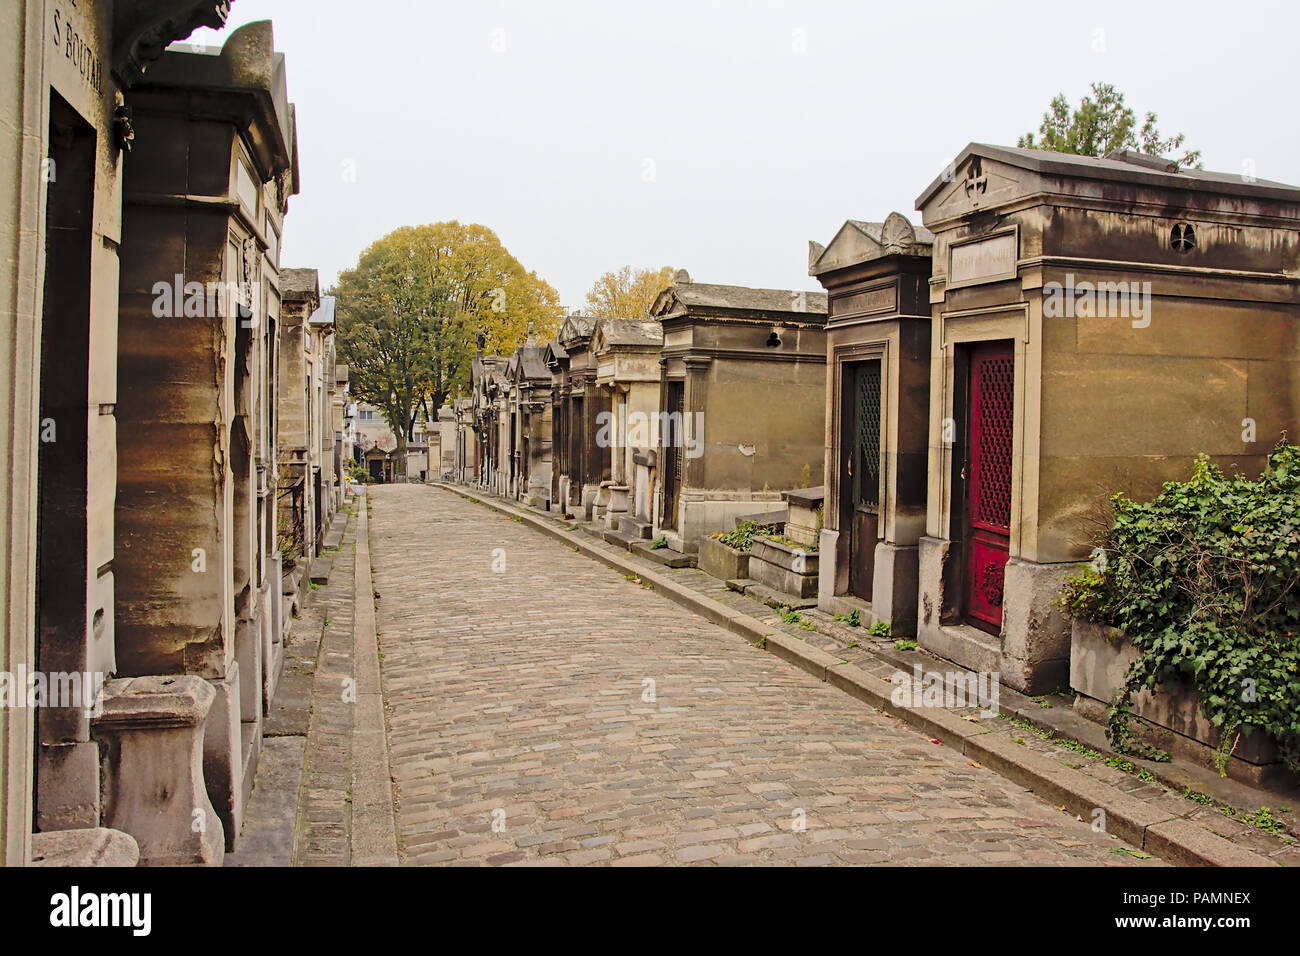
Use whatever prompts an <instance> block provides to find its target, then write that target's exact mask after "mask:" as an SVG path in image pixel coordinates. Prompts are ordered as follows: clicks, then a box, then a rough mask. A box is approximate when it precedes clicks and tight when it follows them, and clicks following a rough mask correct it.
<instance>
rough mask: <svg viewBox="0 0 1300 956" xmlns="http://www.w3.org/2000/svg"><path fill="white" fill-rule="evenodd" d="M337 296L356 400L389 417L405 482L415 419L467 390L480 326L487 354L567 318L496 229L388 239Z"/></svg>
mask: <svg viewBox="0 0 1300 956" xmlns="http://www.w3.org/2000/svg"><path fill="white" fill-rule="evenodd" d="M331 293H332V294H333V295H335V296H336V297H337V304H336V308H337V320H336V321H337V326H336V327H337V329H338V338H339V353H340V356H341V360H342V361H343V362H346V363H347V366H348V373H349V380H350V383H351V391H352V395H353V397H354V398H356V399H358V400H360V401H364V402H367V403H368V404H371V405H374V406H375V407H376V408H378V409H380V410H381V411H382V412H383V415H384V418H385V419H386V420H387V422H388V424H389V427H391V428H392V430H393V434H394V435H395V436H396V437H397V474H398V475H399V476H402V477H405V475H406V448H407V444H408V442H410V440H411V439H412V437H413V435H414V431H415V422H416V420H417V418H418V416H419V413H420V412H421V411H423V412H424V415H425V418H426V420H427V419H430V418H432V417H433V416H435V415H436V414H437V412H438V409H439V408H441V407H442V405H443V404H444V403H445V402H446V401H447V400H448V399H449V398H451V397H452V396H454V395H455V394H456V393H457V391H458V390H459V389H462V388H464V387H465V386H467V385H468V384H469V379H470V371H471V366H472V363H473V358H474V354H475V348H476V337H477V335H478V334H479V331H480V330H481V331H482V334H483V337H484V339H485V341H486V343H487V348H488V350H489V351H493V352H500V353H509V352H513V351H514V349H515V348H516V347H517V346H519V345H520V344H522V343H523V341H524V339H525V338H526V336H527V334H528V328H529V326H530V325H532V326H534V327H535V329H536V331H537V333H538V334H539V335H550V334H552V333H553V332H554V331H555V329H556V328H557V327H558V325H559V323H560V321H561V319H562V318H563V314H562V311H563V310H562V309H561V307H560V297H559V294H558V293H557V292H556V291H555V289H553V288H552V287H551V286H550V285H549V284H547V283H546V282H545V281H544V280H542V279H540V278H538V276H537V273H535V272H528V271H526V270H525V269H524V267H523V266H522V265H520V264H519V261H518V260H516V259H515V258H514V256H512V255H510V253H509V252H507V251H506V249H505V247H504V246H502V245H501V241H500V240H499V239H498V238H497V236H496V234H495V233H494V232H493V231H492V230H491V229H488V228H486V227H484V226H478V225H462V224H461V223H458V222H441V223H435V224H433V225H429V226H407V227H403V228H401V229H398V230H396V231H395V232H392V233H390V234H389V235H387V236H385V237H384V238H383V239H380V240H379V241H378V242H376V243H374V244H373V245H371V246H370V247H369V248H368V249H366V251H365V252H363V253H362V254H361V258H360V260H359V261H358V263H357V265H356V266H355V267H354V268H352V269H348V270H346V271H345V272H343V273H342V274H340V276H339V281H338V284H337V285H336V286H335V288H334V289H332V290H331Z"/></svg>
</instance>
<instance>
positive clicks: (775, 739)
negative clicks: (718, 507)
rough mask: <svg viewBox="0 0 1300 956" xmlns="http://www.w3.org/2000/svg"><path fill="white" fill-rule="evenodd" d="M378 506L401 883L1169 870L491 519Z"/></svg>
mask: <svg viewBox="0 0 1300 956" xmlns="http://www.w3.org/2000/svg"><path fill="white" fill-rule="evenodd" d="M370 497H371V499H372V506H373V510H372V512H371V522H370V542H371V550H372V560H373V565H374V581H375V591H376V593H377V594H378V598H377V599H376V603H377V607H378V630H379V641H380V651H381V661H382V664H381V666H382V670H383V682H384V692H385V701H386V706H387V711H388V720H389V729H390V734H389V737H390V744H391V748H392V755H391V759H392V772H393V776H394V779H395V781H396V785H395V790H396V799H397V804H398V806H397V827H398V839H399V845H400V848H401V855H402V862H403V863H405V864H414V865H420V864H485V863H486V864H495V865H502V864H516V865H583V864H597V865H599V864H612V865H659V864H687V863H705V862H708V863H714V864H764V863H766V864H800V865H810V866H811V865H825V864H837V863H838V864H869V863H894V864H950V865H982V864H1004V865H1005V864H1011V865H1015V864H1023V865H1052V864H1062V865H1080V864H1082V865H1152V864H1156V863H1157V862H1158V861H1156V860H1145V861H1144V860H1139V859H1136V858H1134V857H1132V856H1130V855H1129V854H1128V853H1127V851H1126V849H1125V844H1123V843H1121V842H1120V841H1118V840H1115V839H1113V838H1111V837H1109V836H1106V835H1104V834H1098V833H1094V832H1093V831H1092V829H1091V827H1090V826H1088V825H1087V824H1085V823H1082V822H1079V821H1078V820H1077V819H1075V818H1074V817H1071V816H1067V815H1066V814H1064V813H1062V812H1061V811H1059V810H1057V809H1056V808H1055V807H1053V806H1051V805H1049V804H1047V803H1045V802H1043V801H1042V800H1039V799H1038V798H1036V797H1035V796H1033V795H1032V794H1029V793H1027V792H1025V791H1024V790H1022V789H1020V788H1019V787H1017V786H1016V785H1014V784H1012V783H1010V782H1009V781H1007V780H1005V779H1003V778H1001V777H999V776H998V775H997V774H995V773H993V772H992V771H990V770H988V769H985V768H983V767H979V766H976V765H974V764H972V763H970V762H969V761H968V760H967V759H966V758H965V757H963V756H960V755H959V754H956V753H954V752H953V751H951V750H949V749H947V748H946V747H943V746H939V745H936V744H933V743H931V742H930V741H929V739H927V738H926V737H923V736H921V735H920V734H918V733H917V732H916V731H914V730H912V729H911V728H909V727H907V726H905V725H903V724H901V723H900V722H899V721H896V720H893V719H890V718H887V717H885V716H883V715H881V714H880V713H879V712H877V711H875V710H873V709H871V708H869V707H867V706H865V705H863V704H861V703H859V702H858V701H856V700H854V699H852V698H850V697H848V696H847V695H845V694H843V693H842V692H840V691H838V690H836V689H835V688H833V687H830V686H828V685H826V684H824V683H822V682H820V681H818V680H816V679H815V678H813V677H811V676H810V675H808V674H805V673H804V672H803V671H800V670H797V669H795V668H793V667H791V666H789V665H787V664H786V663H784V662H783V661H781V660H779V659H778V658H776V657H774V656H772V655H770V654H767V653H765V652H763V651H761V650H758V649H756V648H753V647H751V646H750V645H748V644H746V643H745V642H744V641H743V640H742V639H741V638H739V637H737V636H735V635H733V634H730V633H728V632H726V631H724V630H722V629H721V628H718V627H715V626H714V625H712V624H709V623H708V622H706V621H704V620H703V619H701V618H699V617H696V616H695V615H693V614H691V613H690V612H689V611H686V610H684V609H682V608H680V607H678V606H677V605H674V604H672V603H670V602H668V601H667V600H665V599H663V598H661V597H659V596H658V595H656V594H654V593H652V592H649V591H647V590H644V589H642V588H641V587H640V586H638V585H637V584H636V583H634V582H630V581H627V580H625V579H624V578H623V577H621V576H620V575H618V574H616V573H615V572H613V571H611V570H609V569H608V568H606V567H604V566H602V565H599V564H597V563H595V562H593V561H591V560H589V559H587V558H584V557H582V556H581V555H579V554H576V553H574V552H572V551H571V550H569V549H568V548H567V547H565V546H564V545H563V544H561V543H559V542H557V541H555V540H553V539H551V538H549V537H547V536H545V535H542V534H539V533H537V532H536V531H533V530H531V529H529V528H527V527H525V526H523V525H522V524H520V523H518V522H515V521H512V520H510V519H509V518H507V517H504V516H502V515H501V514H499V513H494V512H493V511H491V510H490V509H489V508H487V507H485V506H482V505H477V504H473V503H471V502H468V501H466V500H464V499H462V498H460V497H458V496H456V495H453V494H451V493H449V492H446V491H443V490H439V489H434V488H428V487H423V486H417V485H407V486H390V487H380V488H371V489H370Z"/></svg>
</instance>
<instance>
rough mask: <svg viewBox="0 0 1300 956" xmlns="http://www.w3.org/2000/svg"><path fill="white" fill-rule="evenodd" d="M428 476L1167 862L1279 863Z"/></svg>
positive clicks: (535, 518)
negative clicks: (913, 701) (904, 702)
mask: <svg viewBox="0 0 1300 956" xmlns="http://www.w3.org/2000/svg"><path fill="white" fill-rule="evenodd" d="M429 485H430V486H431V487H434V488H439V489H441V490H443V491H447V492H450V493H452V494H455V495H459V496H460V497H462V498H464V499H466V500H467V501H473V502H476V503H478V504H482V505H486V506H488V507H490V508H495V509H496V510H497V511H498V512H500V513H501V514H502V515H504V516H506V517H508V518H511V519H516V520H519V521H521V522H523V523H524V524H527V525H529V526H530V527H532V528H534V529H535V530H537V531H541V532H542V533H544V534H548V535H550V536H551V537H553V538H555V539H557V540H559V541H563V542H564V543H565V544H567V545H569V546H570V547H572V548H574V550H576V551H578V552H580V553H581V554H583V555H585V556H586V557H589V558H592V559H594V560H596V561H599V562H600V563H601V564H604V565H606V566H608V567H611V568H614V569H615V570H618V571H622V572H624V573H626V574H635V575H636V576H637V577H638V578H640V579H641V580H642V581H643V582H645V583H646V584H647V585H649V586H650V587H651V588H652V589H653V590H655V591H656V592H657V593H659V594H661V595H663V596H664V597H666V598H668V599H669V600H671V601H673V602H674V603H676V604H679V605H681V606H682V607H685V608H686V609H688V610H690V611H693V612H695V613H696V614H698V615H700V616H701V617H703V618H705V619H706V620H708V621H710V622H711V623H713V624H717V625H719V626H720V627H723V628H725V629H727V630H728V631H731V632H732V633H734V634H738V635H740V636H741V637H743V638H745V640H747V641H749V643H751V644H754V645H756V646H758V647H761V648H763V649H765V650H767V651H769V652H771V653H772V654H774V655H776V656H777V657H779V658H781V659H782V660H784V661H786V662H787V663H789V664H791V665H793V666H795V667H798V668H800V669H801V670H805V671H807V672H808V673H809V674H811V675H813V676H814V677H816V678H818V679H819V680H822V681H825V682H826V683H828V684H830V685H831V686H832V687H835V688H838V689H839V690H842V691H844V692H845V693H847V694H849V695H850V696H852V697H855V698H857V699H858V700H860V701H862V702H863V703H866V704H869V705H871V706H872V707H874V708H876V709H877V710H880V711H882V712H883V713H886V714H888V715H890V716H891V717H896V718H899V719H901V720H903V721H905V722H906V723H908V724H910V725H912V726H913V727H915V728H917V729H918V730H920V731H922V732H923V733H925V734H927V735H929V737H930V738H931V739H932V740H935V741H938V742H939V743H941V744H945V745H947V746H948V747H950V748H951V749H953V750H956V751H957V752H958V753H960V754H962V755H963V756H966V757H969V758H970V759H971V760H974V761H977V762H979V763H980V764H982V765H983V766H985V767H988V768H989V769H990V770H993V771H994V772H995V773H998V774H999V775H1001V776H1003V777H1006V778H1007V779H1008V780H1011V781H1013V782H1014V783H1017V784H1019V785H1021V786H1023V787H1025V788H1026V789H1027V790H1031V791H1033V792H1034V793H1036V794H1037V795H1038V796H1040V797H1042V798H1043V799H1046V800H1049V801H1050V802H1051V803H1052V804H1054V805H1056V806H1064V807H1065V808H1066V810H1067V811H1068V812H1070V813H1073V814H1075V815H1077V816H1081V817H1083V818H1084V820H1085V821H1091V819H1092V815H1093V813H1094V811H1096V810H1101V811H1104V813H1105V825H1106V830H1107V832H1108V833H1112V834H1114V835H1115V836H1118V837H1120V838H1121V839H1122V840H1124V841H1125V842H1127V843H1129V844H1131V845H1132V846H1135V847H1138V848H1139V849H1142V850H1144V851H1147V852H1149V853H1152V854H1154V855H1156V856H1159V857H1160V858H1162V859H1164V860H1165V861H1167V862H1170V863H1175V864H1181V865H1186V866H1276V865H1277V864H1276V863H1274V862H1273V861H1272V860H1270V859H1268V858H1267V857H1264V856H1261V855H1260V854H1258V853H1255V852H1253V851H1251V850H1247V849H1244V848H1242V847H1239V846H1237V845H1236V844H1234V843H1232V842H1231V841H1229V840H1226V839H1224V838H1223V837H1221V836H1219V835H1218V834H1216V833H1212V832H1211V831H1209V830H1207V829H1206V828H1205V827H1203V826H1201V825H1200V824H1198V823H1195V822H1193V821H1191V820H1187V819H1184V818H1182V817H1175V816H1171V815H1170V814H1169V813H1167V812H1164V811H1159V810H1155V809H1153V808H1151V807H1150V806H1148V805H1147V804H1146V803H1145V802H1143V801H1141V800H1138V799H1137V798H1135V797H1132V796H1129V795H1128V794H1126V793H1124V791H1122V790H1120V789H1118V788H1116V787H1112V786H1110V785H1109V784H1105V783H1102V782H1100V781H1098V780H1095V779H1094V778H1092V777H1089V776H1088V775H1087V774H1084V773H1080V772H1079V771H1077V770H1073V769H1071V768H1069V767H1066V766H1063V765H1061V764H1059V763H1057V762H1056V761H1054V760H1051V759H1049V758H1047V757H1043V756H1042V755H1040V754H1036V753H1034V752H1033V751H1030V750H1028V749H1027V748H1025V747H1022V746H1020V745H1018V744H1015V743H1012V742H1011V741H1010V740H1008V739H1006V738H1003V737H1000V736H998V735H996V734H993V733H992V728H991V727H990V728H988V729H981V728H980V724H979V722H973V721H968V720H965V719H963V718H961V717H958V716H957V715H955V714H953V713H950V712H949V711H947V710H943V709H939V708H924V707H903V706H898V705H896V704H894V703H893V701H892V699H891V694H892V691H893V684H892V683H890V682H889V681H888V680H887V679H885V678H882V677H877V676H875V675H873V674H870V673H868V672H867V671H865V670H863V669H862V668H861V667H858V666H856V665H854V664H850V663H848V662H847V661H844V660H843V659H841V658H839V657H836V656H835V655H834V654H831V653H829V652H827V651H823V650H820V649H819V648H816V647H813V646H812V645H810V644H808V643H807V642H805V641H801V640H799V639H798V638H796V637H792V636H790V635H789V634H786V633H785V632H783V631H777V632H773V631H772V630H771V629H770V628H769V627H768V626H767V625H765V624H764V623H763V622H762V621H760V620H758V618H755V617H751V616H749V615H748V614H744V613H742V612H740V611H735V610H732V609H731V608H729V607H727V606H726V605H724V604H721V603H719V602H717V601H713V600H711V599H709V598H707V597H705V596H704V595H702V594H700V593H698V592H696V591H694V590H692V589H691V588H688V587H685V586H683V585H680V584H678V583H676V582H675V581H671V580H669V579H668V578H666V577H664V576H663V575H661V574H659V573H657V572H655V571H651V570H647V569H645V568H643V567H641V566H639V565H637V564H634V563H632V561H631V560H630V559H624V558H623V557H622V556H621V555H616V554H609V553H606V552H605V551H603V550H597V549H595V548H593V547H591V546H590V545H589V544H588V543H587V542H586V541H585V540H583V536H582V535H581V534H580V533H578V532H577V531H576V530H575V531H571V530H569V529H567V528H563V527H560V526H557V525H554V524H552V523H550V522H549V521H548V519H545V518H543V517H541V516H540V515H534V514H531V513H529V512H528V511H526V510H523V509H520V508H517V507H516V506H515V505H513V504H512V503H509V502H506V501H504V500H501V499H496V498H488V497H482V496H480V495H477V494H475V493H473V492H471V491H468V490H467V489H465V488H461V487H457V486H455V485H448V484H445V483H442V482H429ZM864 649H865V648H864ZM881 660H882V662H884V663H887V664H889V665H890V666H891V667H894V666H896V665H895V664H894V662H892V661H885V660H884V659H883V658H881Z"/></svg>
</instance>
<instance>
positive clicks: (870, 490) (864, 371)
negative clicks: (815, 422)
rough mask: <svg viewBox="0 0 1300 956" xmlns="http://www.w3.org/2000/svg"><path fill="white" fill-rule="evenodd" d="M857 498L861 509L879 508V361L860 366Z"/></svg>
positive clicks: (857, 410)
mask: <svg viewBox="0 0 1300 956" xmlns="http://www.w3.org/2000/svg"><path fill="white" fill-rule="evenodd" d="M855 377H856V378H857V400H856V401H855V402H854V408H855V409H856V417H857V426H858V427H857V437H856V446H857V447H856V457H857V467H855V468H854V473H855V475H856V477H857V480H856V481H855V484H856V486H857V493H856V495H855V498H856V500H857V503H858V505H859V506H863V507H869V508H871V509H873V510H878V509H879V508H880V362H879V361H875V362H863V363H862V364H861V365H860V366H858V373H857V375H856V376H855Z"/></svg>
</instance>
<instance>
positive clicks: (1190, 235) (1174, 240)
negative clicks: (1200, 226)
mask: <svg viewBox="0 0 1300 956" xmlns="http://www.w3.org/2000/svg"><path fill="white" fill-rule="evenodd" d="M1169 246H1170V248H1172V249H1173V250H1174V251H1175V252H1181V253H1188V252H1191V251H1192V250H1193V249H1195V248H1196V227H1195V226H1193V225H1192V224H1191V223H1190V222H1180V223H1178V224H1177V225H1176V226H1174V228H1173V229H1171V230H1170V232H1169Z"/></svg>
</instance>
